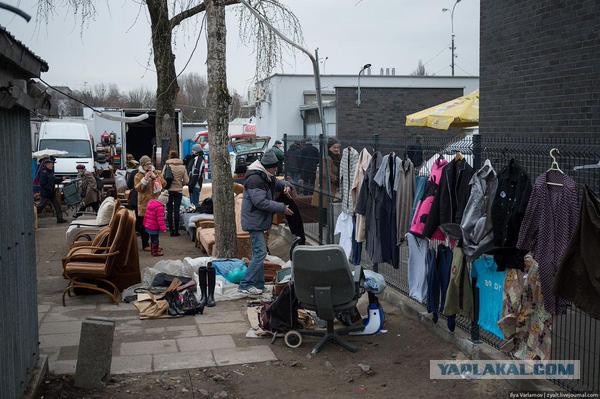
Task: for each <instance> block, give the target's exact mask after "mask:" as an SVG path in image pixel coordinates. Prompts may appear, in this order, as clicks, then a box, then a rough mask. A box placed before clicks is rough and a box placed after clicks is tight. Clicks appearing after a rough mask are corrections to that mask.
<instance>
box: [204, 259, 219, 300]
mask: <svg viewBox="0 0 600 399" xmlns="http://www.w3.org/2000/svg"><path fill="white" fill-rule="evenodd" d="M206 277H207V281H208V296H207V298H206V307H209V308H212V307H214V306H215V305H216V303H215V284H216V280H217V271H216V270H215V268H214V267H209V268H207V269H206Z"/></svg>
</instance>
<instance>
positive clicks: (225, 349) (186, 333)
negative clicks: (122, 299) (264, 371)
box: [36, 218, 276, 374]
mask: <svg viewBox="0 0 600 399" xmlns="http://www.w3.org/2000/svg"><path fill="white" fill-rule="evenodd" d="M65 230H66V227H63V226H56V225H55V224H54V223H53V220H52V219H50V218H44V219H41V223H40V229H39V230H38V232H37V236H36V238H37V263H38V303H39V306H38V313H39V315H38V320H39V329H40V330H39V333H40V338H39V340H40V351H41V352H42V353H44V354H47V355H48V361H49V368H50V371H51V372H53V373H55V374H72V373H74V372H75V365H76V358H77V353H78V344H79V334H80V330H81V322H82V320H84V319H85V318H86V317H91V316H95V317H104V318H108V319H112V320H114V321H115V324H116V327H115V336H114V343H113V360H112V372H113V373H114V374H126V373H142V372H152V371H165V370H177V369H187V368H198V367H211V366H226V365H234V364H245V363H256V362H264V361H271V360H276V357H275V355H274V354H273V352H272V351H271V349H270V347H269V345H267V343H268V341H266V340H256V339H255V340H251V339H247V338H245V334H246V332H247V331H248V329H249V328H250V324H249V323H248V320H247V317H246V312H245V301H243V300H238V301H226V302H218V303H217V306H216V307H214V308H205V309H204V314H203V315H198V316H185V317H181V318H171V319H158V320H139V318H138V312H137V310H136V309H135V308H134V306H133V305H131V304H125V303H121V304H119V305H114V304H112V303H110V300H109V299H108V297H107V296H105V295H89V296H78V297H72V298H69V297H67V306H66V307H63V306H62V304H61V297H62V291H63V289H64V288H65V286H66V280H64V279H63V277H62V264H61V258H62V256H64V254H65V253H66V251H67V248H66V245H65V234H64V233H65ZM161 246H162V247H163V248H164V250H165V256H164V257H162V258H155V257H152V256H150V255H149V254H148V253H147V252H142V253H141V254H140V268H141V269H142V270H143V269H144V268H145V267H148V266H152V265H154V264H155V263H156V261H158V260H163V259H169V258H172V259H183V258H184V257H186V256H191V257H197V256H203V254H202V252H201V251H200V250H199V249H198V248H195V247H194V243H193V242H191V241H189V240H188V239H186V237H185V236H181V237H169V236H168V234H163V235H161ZM172 254H177V256H176V257H174V256H172ZM169 255H171V256H169Z"/></svg>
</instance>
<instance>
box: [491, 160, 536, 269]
mask: <svg viewBox="0 0 600 399" xmlns="http://www.w3.org/2000/svg"><path fill="white" fill-rule="evenodd" d="M531 189H532V186H531V181H530V180H529V176H528V175H527V172H525V170H524V169H523V168H522V167H521V165H519V164H518V162H517V161H515V160H514V159H511V160H510V161H509V162H508V165H506V166H505V167H504V168H503V169H502V171H501V172H500V173H499V174H498V188H497V189H496V196H495V197H494V202H493V204H492V231H493V233H494V248H493V249H492V250H490V251H488V253H490V254H493V255H494V260H495V261H496V264H497V265H498V271H502V270H505V269H506V268H507V267H508V268H514V269H521V270H522V269H523V257H524V256H525V255H526V254H525V253H524V251H521V250H519V249H517V248H516V245H517V239H518V238H519V231H520V230H521V223H522V222H523V216H524V215H525V210H526V209H527V204H528V203H529V196H530V195H531Z"/></svg>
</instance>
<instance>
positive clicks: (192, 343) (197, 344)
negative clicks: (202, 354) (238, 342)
mask: <svg viewBox="0 0 600 399" xmlns="http://www.w3.org/2000/svg"><path fill="white" fill-rule="evenodd" d="M177 346H178V347H179V350H180V351H181V352H196V351H203V350H211V349H224V348H235V342H233V338H231V336H230V335H212V336H209V337H196V338H181V339H178V340H177Z"/></svg>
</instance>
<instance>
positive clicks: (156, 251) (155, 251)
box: [150, 243, 163, 256]
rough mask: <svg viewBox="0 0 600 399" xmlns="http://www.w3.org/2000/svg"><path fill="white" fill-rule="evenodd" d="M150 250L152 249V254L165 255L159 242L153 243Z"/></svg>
mask: <svg viewBox="0 0 600 399" xmlns="http://www.w3.org/2000/svg"><path fill="white" fill-rule="evenodd" d="M150 250H151V251H152V252H151V253H152V256H163V253H162V250H161V248H159V246H158V244H155V243H151V244H150Z"/></svg>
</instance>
